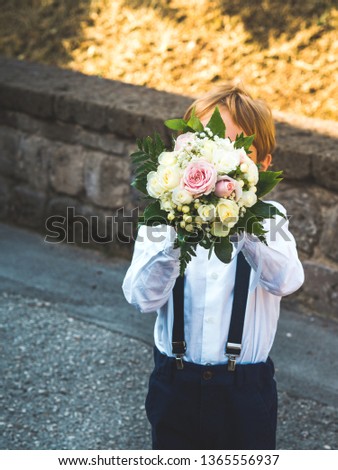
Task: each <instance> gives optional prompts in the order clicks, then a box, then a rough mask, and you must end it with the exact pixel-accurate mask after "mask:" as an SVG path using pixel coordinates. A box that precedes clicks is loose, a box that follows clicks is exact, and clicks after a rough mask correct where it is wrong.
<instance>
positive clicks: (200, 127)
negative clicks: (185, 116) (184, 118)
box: [187, 107, 204, 132]
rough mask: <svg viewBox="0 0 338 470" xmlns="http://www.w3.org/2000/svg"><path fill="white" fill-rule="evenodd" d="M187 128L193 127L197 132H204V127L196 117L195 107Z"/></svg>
mask: <svg viewBox="0 0 338 470" xmlns="http://www.w3.org/2000/svg"><path fill="white" fill-rule="evenodd" d="M187 126H189V127H191V128H192V129H193V130H194V131H196V132H202V131H203V129H204V127H203V124H202V123H201V121H200V120H199V118H198V117H197V116H196V115H195V107H193V109H192V112H191V116H190V119H189V120H188V122H187Z"/></svg>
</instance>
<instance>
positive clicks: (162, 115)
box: [0, 57, 338, 319]
mask: <svg viewBox="0 0 338 470" xmlns="http://www.w3.org/2000/svg"><path fill="white" fill-rule="evenodd" d="M190 103H191V98H189V97H183V96H179V95H174V94H169V93H165V92H160V91H157V90H152V89H148V88H146V87H139V86H134V85H129V84H125V83H121V82H117V81H112V80H105V79H102V78H99V77H90V76H85V75H83V74H81V73H77V72H73V71H69V70H65V69H59V68H56V67H47V66H44V65H40V64H36V63H31V62H28V61H16V60H12V59H6V58H3V57H2V58H1V57H0V219H1V220H4V221H8V222H11V223H14V224H18V225H22V226H27V227H30V228H33V229H36V230H39V231H40V232H42V233H44V234H45V235H47V234H50V230H51V225H50V223H51V221H53V224H54V225H53V228H55V227H56V226H58V227H60V226H61V227H63V228H64V229H65V230H64V232H63V231H62V230H59V232H60V238H55V240H53V241H60V240H63V239H64V236H63V235H64V234H65V233H67V237H68V239H67V241H68V242H69V243H73V242H76V243H81V244H82V246H89V247H95V248H100V249H104V250H106V251H107V253H108V254H112V255H115V254H118V255H121V254H122V255H125V256H127V257H130V255H131V252H132V242H130V235H132V233H134V232H135V221H136V217H137V211H135V207H138V206H139V205H141V206H142V201H141V199H140V198H139V195H138V194H137V192H136V191H134V190H133V188H132V187H131V186H130V181H131V178H132V173H133V170H132V168H131V167H130V161H129V158H128V155H129V154H130V152H131V151H132V150H133V149H134V148H135V139H136V137H140V136H145V135H150V134H152V133H153V132H154V130H157V131H158V132H160V133H161V134H162V136H163V138H164V139H165V141H166V142H167V143H168V144H169V143H170V138H171V133H170V131H169V130H168V129H166V128H165V127H164V126H163V124H162V122H163V120H164V119H167V118H170V117H179V116H181V115H182V114H183V112H184V110H185V109H186V107H187V106H188V105H189V104H190ZM276 128H277V138H278V147H277V149H276V152H275V154H274V167H273V169H283V170H284V174H285V180H284V181H283V183H282V184H280V186H279V187H278V188H276V189H275V191H274V194H273V195H272V197H273V198H276V199H277V200H279V201H280V202H281V203H283V204H284V205H285V207H286V208H287V209H288V213H289V215H290V216H291V219H290V227H291V230H292V232H293V233H294V235H295V237H296V240H297V244H298V248H299V253H300V256H301V259H302V261H303V265H304V268H305V274H306V282H305V284H304V286H303V287H302V288H301V289H300V290H299V291H298V292H297V293H296V294H293V295H291V296H288V297H286V298H285V299H284V300H283V302H284V304H285V305H286V306H290V307H295V308H297V309H300V310H302V311H305V312H315V313H319V314H321V315H324V316H329V317H332V318H336V319H338V291H337V286H338V244H337V242H336V234H337V228H338V227H337V226H338V217H337V216H338V204H337V202H338V156H337V151H336V149H337V142H338V141H337V136H338V126H337V124H336V123H333V122H325V121H318V120H311V119H302V118H299V117H295V116H287V115H285V114H278V113H276ZM67 208H68V211H67ZM51 217H53V218H51ZM48 221H49V225H47V227H46V224H48ZM79 222H82V224H81V223H79ZM126 222H127V223H126ZM57 224H58V225H57ZM104 235H106V238H104ZM50 240H51V239H50V238H49V241H50Z"/></svg>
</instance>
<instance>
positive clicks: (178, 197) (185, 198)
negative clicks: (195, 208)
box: [172, 188, 193, 206]
mask: <svg viewBox="0 0 338 470" xmlns="http://www.w3.org/2000/svg"><path fill="white" fill-rule="evenodd" d="M172 198H173V202H174V203H175V204H177V205H178V206H179V205H182V204H190V203H191V202H192V200H193V196H192V194H190V193H189V192H188V191H187V190H186V189H183V188H175V189H174V190H173V192H172Z"/></svg>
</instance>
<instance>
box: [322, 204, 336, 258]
mask: <svg viewBox="0 0 338 470" xmlns="http://www.w3.org/2000/svg"><path fill="white" fill-rule="evenodd" d="M337 237H338V208H337V207H332V208H331V210H329V211H328V212H327V214H326V217H325V221H324V224H323V235H322V237H321V240H320V248H321V251H322V252H323V253H324V254H325V255H326V256H327V257H328V258H330V259H332V260H333V261H336V262H338V242H337Z"/></svg>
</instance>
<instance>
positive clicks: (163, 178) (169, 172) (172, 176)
mask: <svg viewBox="0 0 338 470" xmlns="http://www.w3.org/2000/svg"><path fill="white" fill-rule="evenodd" d="M181 173H182V172H181V170H180V168H179V166H178V165H168V166H167V165H159V166H158V168H157V174H158V179H159V183H160V185H161V186H162V187H163V188H164V189H165V190H166V191H168V190H170V189H174V188H176V186H178V185H179V183H180V180H181Z"/></svg>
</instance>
